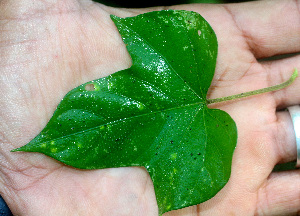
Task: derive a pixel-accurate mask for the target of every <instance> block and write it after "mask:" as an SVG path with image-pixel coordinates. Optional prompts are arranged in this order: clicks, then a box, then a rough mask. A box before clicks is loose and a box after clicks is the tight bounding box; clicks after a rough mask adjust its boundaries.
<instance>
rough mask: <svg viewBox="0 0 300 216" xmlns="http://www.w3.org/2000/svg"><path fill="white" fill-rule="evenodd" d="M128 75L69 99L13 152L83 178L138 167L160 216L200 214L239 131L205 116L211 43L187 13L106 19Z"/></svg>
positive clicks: (205, 28) (216, 115)
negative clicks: (186, 210)
mask: <svg viewBox="0 0 300 216" xmlns="http://www.w3.org/2000/svg"><path fill="white" fill-rule="evenodd" d="M111 18H112V20H113V21H114V23H115V24H116V26H117V28H118V30H119V32H120V34H121V35H122V38H123V41H124V42H125V44H126V45H127V49H128V51H129V53H130V55H131V57H132V66H131V67H130V68H129V69H126V70H123V71H119V72H117V73H114V74H112V75H110V76H107V77H104V78H101V79H98V80H94V81H91V82H88V83H85V84H83V85H81V86H79V87H77V88H75V89H73V90H72V91H70V92H69V93H68V94H67V95H66V96H65V97H64V99H63V100H62V102H61V103H60V104H59V106H58V107H57V109H56V111H55V113H54V114H53V117H52V118H51V120H50V121H49V123H48V124H47V126H46V127H45V128H44V129H43V130H42V131H41V133H40V134H39V135H38V136H37V137H35V138H34V139H33V140H32V141H31V142H30V143H28V144H27V145H25V146H23V147H21V148H19V149H16V150H15V151H27V152H41V153H43V154H45V155H48V156H50V157H52V158H54V159H56V160H58V161H61V162H63V163H65V164H67V165H70V166H73V167H77V168H81V169H102V168H111V167H126V166H144V167H145V168H146V169H147V171H148V172H149V174H150V176H151V179H152V181H153V184H154V189H155V194H156V198H157V203H158V207H159V213H160V214H162V213H164V212H167V211H170V210H173V209H179V208H183V207H187V206H190V205H195V204H199V203H201V202H204V201H206V200H208V199H210V198H211V197H213V196H214V195H215V194H216V193H217V192H218V191H219V190H220V189H221V188H222V187H223V186H224V185H225V184H226V182H227V181H228V179H229V176H230V170H231V160H232V154H233V151H234V148H235V145H236V140H237V130H236V126H235V123H234V121H233V120H232V119H231V117H230V116H229V115H228V114H227V113H225V112H223V111H221V110H216V109H208V108H207V101H206V94H207V90H208V88H209V86H210V83H211V80H212V78H213V75H214V71H215V65H216V57H217V39H216V36H215V33H214V31H213V30H212V28H211V27H210V25H209V24H208V23H207V22H206V21H205V20H204V19H203V18H202V17H201V16H200V15H199V14H197V13H195V12H190V11H174V10H169V11H157V12H150V13H146V14H142V15H138V16H136V17H130V18H119V17H116V16H112V17H111Z"/></svg>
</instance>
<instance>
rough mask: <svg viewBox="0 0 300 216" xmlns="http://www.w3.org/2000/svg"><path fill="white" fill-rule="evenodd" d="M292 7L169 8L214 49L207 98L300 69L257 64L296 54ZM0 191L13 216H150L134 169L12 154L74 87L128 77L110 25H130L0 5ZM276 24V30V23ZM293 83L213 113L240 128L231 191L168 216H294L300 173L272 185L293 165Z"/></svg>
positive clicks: (82, 7)
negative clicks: (192, 22) (202, 26)
mask: <svg viewBox="0 0 300 216" xmlns="http://www.w3.org/2000/svg"><path fill="white" fill-rule="evenodd" d="M299 5H300V3H299V2H297V1H269V2H268V1H266V2H255V3H245V4H238V5H227V6H215V5H181V6H173V7H169V8H172V9H185V10H193V11H196V12H199V13H200V14H201V15H202V16H204V18H205V19H206V20H207V21H208V22H209V23H210V24H211V25H212V27H213V29H214V30H215V32H216V34H217V37H218V40H219V55H218V59H217V68H216V73H215V77H214V80H213V83H212V85H211V88H210V91H209V95H208V97H209V98H217V97H222V96H228V95H233V94H236V93H241V92H245V91H248V90H254V89H259V88H263V87H267V86H270V85H274V84H278V83H281V82H283V81H285V80H286V79H288V77H289V76H290V75H291V73H292V70H293V68H300V56H299V55H296V56H293V57H290V58H287V59H283V60H278V61H263V62H261V61H258V60H257V59H260V58H265V57H269V56H273V55H278V54H288V53H294V52H299V51H300V39H299V38H300V22H299V17H300V14H299V7H300V6H299ZM0 8H1V9H0V10H1V12H0V17H1V19H0V26H1V34H0V42H1V46H0V54H1V68H0V73H1V76H0V84H1V87H2V89H1V91H0V94H1V103H0V144H1V145H0V157H1V159H0V163H1V164H0V183H1V187H0V188H1V191H0V192H1V194H2V195H3V197H4V198H5V200H6V202H7V203H8V205H9V206H10V208H11V210H12V211H13V213H14V214H15V215H143V216H144V215H149V216H150V215H151V216H152V215H157V213H158V209H157V205H156V200H155V194H154V190H153V185H152V182H151V179H150V177H149V175H148V173H147V172H146V171H145V170H144V169H143V168H138V167H132V168H117V169H105V170H84V171H83V170H78V169H74V168H71V167H68V166H65V165H63V164H61V163H59V162H57V161H55V160H53V159H50V158H48V157H46V156H44V155H42V154H38V153H30V154H29V153H11V152H10V150H12V149H14V148H17V147H20V146H22V145H24V144H26V143H28V142H29V141H30V140H31V139H32V138H33V137H34V136H36V135H37V134H38V133H39V132H40V131H41V129H42V128H43V127H44V126H45V125H46V124H47V122H48V121H49V119H50V118H51V116H52V114H53V111H54V110H55V107H56V106H57V104H58V103H59V101H60V100H61V99H62V98H63V96H64V95H65V94H66V93H67V92H68V91H69V90H71V89H73V88H74V87H76V86H78V85H79V84H82V83H84V82H87V81H89V80H93V79H97V78H100V77H103V76H106V75H108V74H111V73H113V72H116V71H119V70H121V69H125V68H127V67H129V66H130V64H131V60H130V57H129V55H128V53H127V51H126V48H125V45H124V44H123V42H122V40H121V37H120V35H119V34H118V32H117V29H116V27H115V26H114V24H113V22H112V21H111V20H110V18H109V14H115V15H117V16H121V17H125V16H134V15H137V14H139V13H143V12H146V11H150V10H161V9H167V8H153V9H143V10H125V9H114V8H109V7H105V6H103V5H100V4H96V3H93V2H91V1H88V0H86V1H79V0H78V1H75V0H64V1H57V2H56V1H54V0H53V1H52V0H51V1H47V2H46V1H30V0H20V1H12V0H11V1H10V0H7V1H2V2H0ZM274 20H276V22H274ZM299 82H300V81H299V79H297V80H296V81H295V83H294V84H293V85H292V86H290V87H288V88H287V89H284V90H282V91H279V92H276V93H268V94H264V95H259V96H253V97H250V98H247V99H242V100H238V101H235V102H226V103H223V104H213V105H210V107H212V108H219V109H223V110H225V111H227V112H228V113H229V114H230V115H231V116H232V117H233V119H234V120H235V121H236V123H237V127H238V134H239V138H238V144H237V149H236V151H235V153H234V157H233V164H232V174H231V178H230V180H229V182H228V184H227V185H226V186H225V187H224V188H223V189H222V190H221V191H220V192H219V193H218V194H217V195H216V196H215V197H214V198H212V199H211V200H209V201H207V202H205V203H203V204H201V205H198V206H192V207H189V208H185V209H182V210H177V211H171V212H169V213H166V214H165V215H166V216H170V215H176V216H177V215H178V216H179V215H181V216H183V215H190V216H194V215H297V211H299V210H300V207H299V206H300V205H299V204H300V195H299V194H300V172H299V170H295V171H290V172H284V173H272V169H273V167H274V165H275V164H277V163H279V162H287V161H291V160H295V158H296V148H295V138H294V134H293V127H292V124H291V120H290V119H289V116H288V113H287V112H286V111H281V112H278V111H276V110H278V109H279V108H285V107H286V106H289V105H293V104H299V103H300V95H299V94H297V93H295V92H299V90H300V89H299Z"/></svg>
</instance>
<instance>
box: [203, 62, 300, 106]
mask: <svg viewBox="0 0 300 216" xmlns="http://www.w3.org/2000/svg"><path fill="white" fill-rule="evenodd" d="M297 76H298V70H297V69H296V68H295V70H294V73H293V74H292V76H291V77H290V78H289V80H287V81H286V82H283V83H281V84H278V85H275V86H270V87H267V88H263V89H258V90H254V91H249V92H244V93H240V94H236V95H231V96H227V97H221V98H215V99H206V102H207V104H213V103H220V102H224V101H229V100H235V99H239V98H243V97H249V96H253V95H258V94H263V93H267V92H272V91H278V90H280V89H283V88H285V87H288V86H289V85H291V84H292V83H293V82H294V80H295V79H296V77H297Z"/></svg>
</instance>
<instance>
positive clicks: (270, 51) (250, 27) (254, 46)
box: [226, 0, 300, 58]
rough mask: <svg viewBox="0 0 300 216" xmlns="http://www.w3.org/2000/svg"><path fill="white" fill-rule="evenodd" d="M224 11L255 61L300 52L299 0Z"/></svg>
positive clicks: (251, 4) (242, 5)
mask: <svg viewBox="0 0 300 216" xmlns="http://www.w3.org/2000/svg"><path fill="white" fill-rule="evenodd" d="M226 8H227V9H228V12H229V13H230V14H231V15H232V18H233V20H234V21H235V23H236V25H237V27H238V28H239V29H240V31H241V33H242V34H243V35H244V37H245V38H246V40H247V43H248V46H249V48H250V49H251V50H252V52H253V53H254V55H255V56H256V58H264V57H270V56H274V55H279V54H286V53H295V52H299V51H300V12H299V11H300V10H299V8H300V1H297V0H296V1H295V0H286V1H281V0H271V1H257V2H251V3H243V4H235V5H230V6H227V7H226Z"/></svg>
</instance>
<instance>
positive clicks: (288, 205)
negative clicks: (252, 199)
mask: <svg viewBox="0 0 300 216" xmlns="http://www.w3.org/2000/svg"><path fill="white" fill-rule="evenodd" d="M299 211H300V170H296V171H289V172H279V173H272V174H271V175H270V177H269V179H268V180H267V182H266V183H265V185H263V187H261V189H260V190H259V192H258V201H257V207H256V214H255V215H298V214H299Z"/></svg>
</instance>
